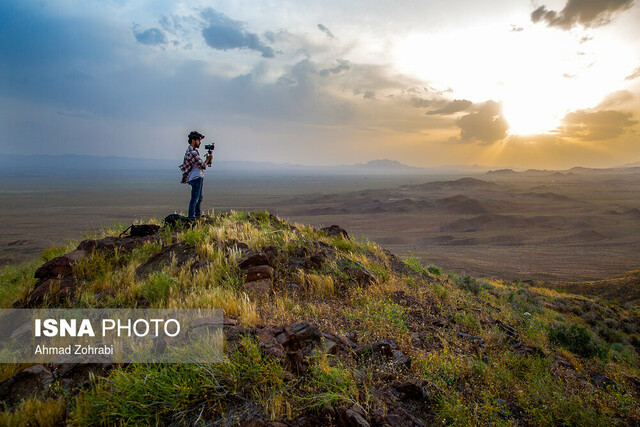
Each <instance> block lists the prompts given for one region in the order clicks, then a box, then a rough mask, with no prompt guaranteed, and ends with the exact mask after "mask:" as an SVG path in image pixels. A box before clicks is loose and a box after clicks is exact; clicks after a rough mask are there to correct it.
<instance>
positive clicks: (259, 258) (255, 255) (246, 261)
mask: <svg viewBox="0 0 640 427" xmlns="http://www.w3.org/2000/svg"><path fill="white" fill-rule="evenodd" d="M256 265H269V258H267V255H265V254H264V252H258V251H249V252H247V253H246V254H245V255H244V256H243V257H242V258H241V259H240V261H238V267H240V269H242V270H246V269H248V268H249V267H253V266H256Z"/></svg>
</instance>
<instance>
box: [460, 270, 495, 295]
mask: <svg viewBox="0 0 640 427" xmlns="http://www.w3.org/2000/svg"><path fill="white" fill-rule="evenodd" d="M454 280H455V281H456V285H457V286H458V288H460V289H462V290H463V291H468V292H471V293H472V294H474V295H478V294H479V293H480V291H482V290H483V289H493V286H492V285H491V284H490V283H489V282H487V281H485V280H478V279H476V278H475V277H471V276H469V275H466V276H464V277H460V276H454Z"/></svg>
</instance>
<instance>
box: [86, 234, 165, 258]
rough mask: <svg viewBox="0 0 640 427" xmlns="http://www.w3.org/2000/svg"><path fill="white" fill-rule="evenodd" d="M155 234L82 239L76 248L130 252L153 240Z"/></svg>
mask: <svg viewBox="0 0 640 427" xmlns="http://www.w3.org/2000/svg"><path fill="white" fill-rule="evenodd" d="M157 238H158V237H157V236H153V235H152V236H127V237H105V238H104V239H99V240H83V241H82V242H80V244H79V245H78V250H81V251H84V252H86V253H88V254H90V253H92V252H94V251H95V252H113V251H114V250H115V249H116V248H117V249H118V250H119V251H124V252H131V251H133V250H134V249H135V248H137V247H139V246H142V245H144V244H145V243H149V242H153V241H155V240H156V239H157Z"/></svg>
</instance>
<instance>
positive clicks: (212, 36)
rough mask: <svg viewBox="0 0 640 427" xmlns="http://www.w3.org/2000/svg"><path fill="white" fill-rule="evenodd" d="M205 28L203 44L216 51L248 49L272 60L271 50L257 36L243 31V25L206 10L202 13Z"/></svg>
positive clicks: (213, 11)
mask: <svg viewBox="0 0 640 427" xmlns="http://www.w3.org/2000/svg"><path fill="white" fill-rule="evenodd" d="M201 16H202V18H203V19H204V20H205V21H206V22H207V24H208V25H207V27H205V28H204V29H203V30H202V36H203V37H204V40H205V42H206V43H207V44H208V45H209V46H210V47H212V48H213V49H216V50H228V49H249V50H255V51H257V52H260V53H262V56H263V57H264V58H273V57H274V52H273V49H272V48H271V47H269V46H267V45H266V44H264V43H263V42H262V41H261V40H260V38H259V37H258V35H257V34H254V33H251V32H249V31H247V30H246V29H245V25H246V24H245V23H244V22H241V21H236V20H233V19H231V18H229V17H228V16H227V15H225V14H223V13H220V12H218V11H216V10H215V9H212V8H208V9H205V10H203V11H202V13H201Z"/></svg>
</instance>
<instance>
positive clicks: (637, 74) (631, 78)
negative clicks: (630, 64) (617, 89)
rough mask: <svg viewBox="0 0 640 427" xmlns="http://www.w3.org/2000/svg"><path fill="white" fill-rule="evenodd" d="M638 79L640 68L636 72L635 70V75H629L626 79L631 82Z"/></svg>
mask: <svg viewBox="0 0 640 427" xmlns="http://www.w3.org/2000/svg"><path fill="white" fill-rule="evenodd" d="M638 77H640V67H638V68H636V69H635V70H633V73H631V74H629V75H628V76H627V77H625V78H624V79H625V80H627V81H629V80H635V79H637V78H638Z"/></svg>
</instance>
